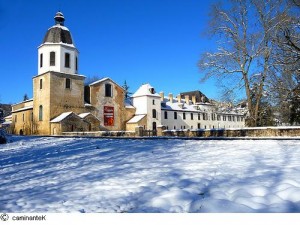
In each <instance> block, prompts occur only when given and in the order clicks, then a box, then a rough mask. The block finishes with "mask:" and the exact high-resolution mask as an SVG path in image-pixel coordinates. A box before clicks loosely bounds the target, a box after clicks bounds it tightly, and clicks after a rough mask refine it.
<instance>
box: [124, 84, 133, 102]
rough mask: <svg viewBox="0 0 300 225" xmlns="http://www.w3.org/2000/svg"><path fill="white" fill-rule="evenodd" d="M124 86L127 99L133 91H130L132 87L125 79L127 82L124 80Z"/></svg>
mask: <svg viewBox="0 0 300 225" xmlns="http://www.w3.org/2000/svg"><path fill="white" fill-rule="evenodd" d="M122 87H123V88H124V90H125V99H127V98H129V97H130V95H132V93H131V92H130V91H129V88H130V87H129V86H128V85H127V82H126V80H125V82H124V84H123V86H122Z"/></svg>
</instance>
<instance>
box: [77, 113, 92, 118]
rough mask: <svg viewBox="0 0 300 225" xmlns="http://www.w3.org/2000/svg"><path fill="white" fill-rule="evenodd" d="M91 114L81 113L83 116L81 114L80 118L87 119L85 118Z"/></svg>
mask: <svg viewBox="0 0 300 225" xmlns="http://www.w3.org/2000/svg"><path fill="white" fill-rule="evenodd" d="M90 114H91V113H89V112H88V113H81V114H79V115H78V116H79V117H80V118H82V119H83V118H85V117H87V116H88V115H90Z"/></svg>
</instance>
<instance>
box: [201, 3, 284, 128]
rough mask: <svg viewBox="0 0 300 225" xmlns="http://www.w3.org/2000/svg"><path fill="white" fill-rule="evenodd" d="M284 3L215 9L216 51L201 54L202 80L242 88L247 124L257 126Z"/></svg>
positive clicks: (211, 29)
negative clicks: (214, 79)
mask: <svg viewBox="0 0 300 225" xmlns="http://www.w3.org/2000/svg"><path fill="white" fill-rule="evenodd" d="M282 6H283V2H282V1H281V0H266V1H260V0H230V1H228V2H227V4H226V7H225V6H223V5H222V4H214V5H213V7H212V12H211V18H210V24H209V31H208V32H209V34H210V35H212V36H213V37H215V38H217V39H218V41H217V43H216V45H217V50H216V51H215V52H206V53H204V54H202V56H201V58H200V61H199V68H200V70H201V71H203V72H204V73H205V76H204V77H203V78H202V81H205V80H207V79H208V78H210V77H212V76H217V77H220V78H222V79H226V80H227V79H230V82H231V83H232V84H234V85H235V87H237V88H243V89H244V91H245V94H246V99H247V105H248V110H249V117H248V125H249V126H257V125H258V116H259V111H260V107H261V100H262V98H263V97H264V94H265V93H266V89H267V85H266V84H267V82H268V79H269V77H270V74H271V73H273V71H272V70H271V69H270V68H271V66H272V63H273V60H272V55H273V51H274V48H273V45H272V36H273V33H274V30H276V29H278V26H279V24H280V17H279V16H278V15H280V14H281V11H282V10H284V9H285V8H284V7H282Z"/></svg>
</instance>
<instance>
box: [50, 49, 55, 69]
mask: <svg viewBox="0 0 300 225" xmlns="http://www.w3.org/2000/svg"><path fill="white" fill-rule="evenodd" d="M50 66H55V52H50Z"/></svg>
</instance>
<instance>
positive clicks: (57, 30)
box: [43, 11, 73, 45]
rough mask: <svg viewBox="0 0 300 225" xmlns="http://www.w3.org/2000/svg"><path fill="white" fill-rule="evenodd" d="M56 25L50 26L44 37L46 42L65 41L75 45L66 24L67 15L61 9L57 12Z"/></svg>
mask: <svg viewBox="0 0 300 225" xmlns="http://www.w3.org/2000/svg"><path fill="white" fill-rule="evenodd" d="M54 20H55V25H54V26H52V27H50V28H49V29H48V31H47V33H46V35H45V37H44V40H43V44H44V43H64V44H70V45H73V40H72V36H71V33H70V31H69V29H68V28H67V27H65V26H64V21H65V17H64V15H63V14H62V13H61V12H60V11H59V12H57V13H56V15H55V17H54Z"/></svg>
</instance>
